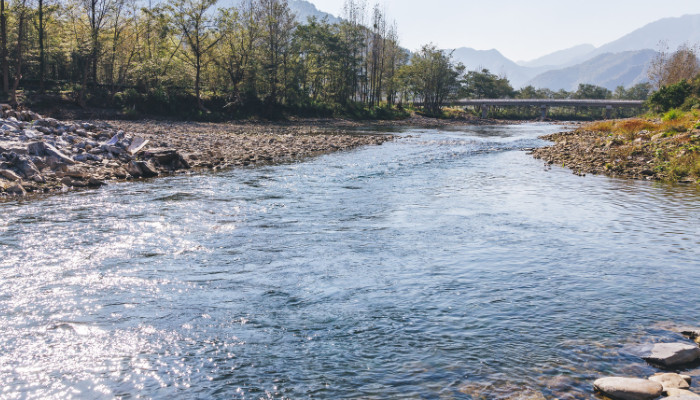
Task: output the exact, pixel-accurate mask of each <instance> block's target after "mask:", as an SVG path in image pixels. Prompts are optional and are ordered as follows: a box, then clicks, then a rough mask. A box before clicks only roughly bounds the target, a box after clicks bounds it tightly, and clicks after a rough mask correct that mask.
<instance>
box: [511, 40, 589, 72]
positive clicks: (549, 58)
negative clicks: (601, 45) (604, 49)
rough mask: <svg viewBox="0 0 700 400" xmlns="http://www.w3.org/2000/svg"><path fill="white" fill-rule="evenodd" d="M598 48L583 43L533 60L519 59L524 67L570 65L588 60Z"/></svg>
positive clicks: (519, 63) (561, 66)
mask: <svg viewBox="0 0 700 400" xmlns="http://www.w3.org/2000/svg"><path fill="white" fill-rule="evenodd" d="M595 49H596V47H595V46H593V45H592V44H581V45H578V46H574V47H571V48H568V49H565V50H559V51H556V52H554V53H551V54H547V55H546V56H542V57H540V58H537V59H535V60H531V61H519V62H518V65H521V66H523V67H533V68H536V67H560V68H563V67H568V66H571V65H576V64H578V63H580V62H583V61H586V59H587V58H589V57H590V54H591V53H592V52H593V51H594V50H595Z"/></svg>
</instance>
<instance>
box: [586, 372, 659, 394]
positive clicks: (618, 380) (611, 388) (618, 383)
mask: <svg viewBox="0 0 700 400" xmlns="http://www.w3.org/2000/svg"><path fill="white" fill-rule="evenodd" d="M593 387H594V388H595V390H597V391H599V392H601V393H603V394H604V395H606V396H609V397H612V398H613V399H616V400H654V399H656V398H658V397H659V396H661V394H662V393H663V386H662V385H661V384H660V383H658V382H652V381H649V380H646V379H638V378H622V377H611V378H601V379H598V380H596V381H595V382H594V383H593Z"/></svg>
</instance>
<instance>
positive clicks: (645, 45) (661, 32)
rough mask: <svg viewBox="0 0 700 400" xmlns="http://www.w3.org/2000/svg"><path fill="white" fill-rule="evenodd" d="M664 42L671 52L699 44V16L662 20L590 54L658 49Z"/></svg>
mask: <svg viewBox="0 0 700 400" xmlns="http://www.w3.org/2000/svg"><path fill="white" fill-rule="evenodd" d="M661 41H664V42H666V43H667V44H668V46H669V48H670V49H671V50H675V49H677V48H678V46H680V45H682V44H689V45H691V46H692V45H695V44H700V15H684V16H682V17H679V18H664V19H661V20H658V21H656V22H652V23H650V24H648V25H645V26H643V27H642V28H639V29H637V30H635V31H633V32H631V33H629V34H627V35H625V36H623V37H621V38H620V39H618V40H615V41H614V42H610V43H608V44H606V45H604V46H601V47H599V48H598V49H596V50H595V51H594V52H593V53H592V54H593V55H600V54H605V53H620V52H623V51H632V50H642V49H654V50H658V49H659V42H661Z"/></svg>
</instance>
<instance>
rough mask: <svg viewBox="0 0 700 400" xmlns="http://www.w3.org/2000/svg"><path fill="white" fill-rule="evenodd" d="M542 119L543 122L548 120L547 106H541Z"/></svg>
mask: <svg viewBox="0 0 700 400" xmlns="http://www.w3.org/2000/svg"><path fill="white" fill-rule="evenodd" d="M540 119H541V120H542V121H544V120H545V119H547V106H540Z"/></svg>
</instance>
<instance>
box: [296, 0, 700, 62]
mask: <svg viewBox="0 0 700 400" xmlns="http://www.w3.org/2000/svg"><path fill="white" fill-rule="evenodd" d="M309 1H311V2H312V3H314V4H315V5H316V7H317V8H318V9H319V10H322V11H325V12H329V13H331V14H334V15H341V14H342V9H343V4H344V3H345V0H309ZM367 2H368V3H369V4H370V5H372V4H375V3H379V4H380V6H382V7H383V8H384V9H385V10H386V14H387V16H388V17H389V19H390V20H396V23H397V25H398V29H399V35H400V41H401V43H400V44H401V45H402V46H403V47H406V48H408V49H410V50H416V49H418V48H420V46H422V45H424V44H427V43H434V44H436V45H437V46H438V47H440V48H445V49H447V48H458V47H472V48H475V49H478V50H490V49H497V50H499V51H500V52H501V53H502V54H503V55H505V56H506V57H508V58H510V59H511V60H514V61H529V60H532V59H535V58H538V57H541V56H543V55H546V54H549V53H552V52H554V51H557V50H563V49H566V48H569V47H573V46H576V45H579V44H584V43H590V44H593V45H594V46H596V47H597V46H601V45H603V44H606V43H608V42H611V41H613V40H616V39H619V38H620V37H622V36H624V35H626V34H627V33H630V32H632V31H633V30H635V29H637V28H641V27H642V26H644V25H646V24H648V23H650V22H654V21H656V20H659V19H661V18H666V17H680V16H682V15H685V14H700V0H663V1H659V0H574V1H572V0H500V1H494V0H378V1H375V0H367Z"/></svg>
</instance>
